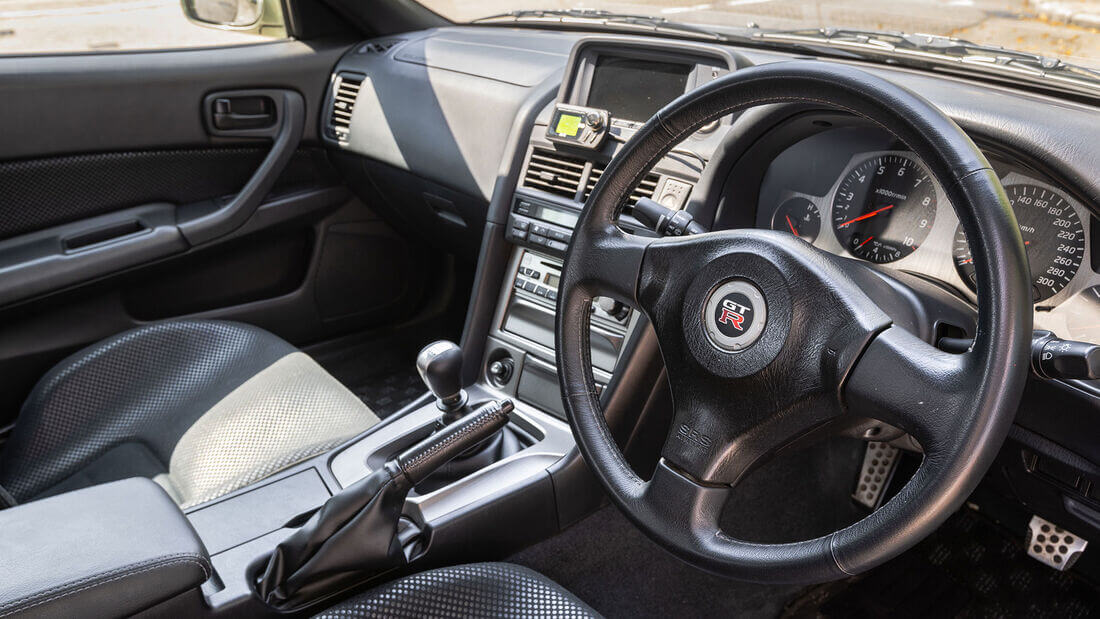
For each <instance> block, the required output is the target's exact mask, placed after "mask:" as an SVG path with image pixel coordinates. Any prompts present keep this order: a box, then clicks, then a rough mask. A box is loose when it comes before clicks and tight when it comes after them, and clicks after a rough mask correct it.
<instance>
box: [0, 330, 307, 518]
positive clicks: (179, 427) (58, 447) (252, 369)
mask: <svg viewBox="0 0 1100 619" xmlns="http://www.w3.org/2000/svg"><path fill="white" fill-rule="evenodd" d="M295 351H296V349H295V348H294V347H293V346H291V345H290V344H288V343H287V342H285V341H283V340H282V339H280V338H278V337H276V336H274V335H272V334H271V333H268V332H267V331H264V330H263V329H259V328H256V327H253V326H250V325H244V324H240V323H233V322H224V321H205V320H204V321H172V322H163V323H156V324H152V325H148V326H144V327H139V328H137V329H133V330H130V331H126V332H124V333H120V334H118V335H116V336H113V337H110V338H107V339H105V340H103V341H101V342H98V343H96V344H93V345H91V346H89V347H87V348H85V349H83V350H81V351H78V352H76V353H74V354H73V355H71V356H69V357H68V358H66V359H65V360H63V361H61V362H60V363H58V364H57V365H56V366H54V368H53V369H52V370H50V371H49V372H48V373H46V375H45V376H43V377H42V379H41V380H39V382H38V384H37V385H36V386H35V388H34V390H33V391H32V392H31V394H30V396H29V397H28V398H27V401H26V402H25V403H24V405H23V408H22V411H21V412H20V415H19V418H18V420H17V421H16V425H15V429H14V430H13V432H12V435H11V438H10V439H9V440H8V441H7V443H6V444H5V447H4V452H3V454H2V455H0V485H3V486H4V487H5V488H6V489H7V490H8V491H9V492H11V493H12V495H14V496H15V498H16V499H18V500H20V501H27V500H30V499H32V498H34V497H38V496H42V495H43V494H44V493H47V491H48V490H50V489H51V488H53V487H54V486H57V485H58V484H62V483H63V482H65V481H66V480H68V479H69V478H71V477H73V476H74V475H76V474H77V473H78V472H79V471H81V470H82V469H83V468H84V467H85V466H87V465H88V464H90V463H92V462H94V461H96V460H97V459H100V458H101V457H103V456H104V455H105V454H108V452H111V451H112V450H113V449H116V448H117V447H119V446H120V445H122V444H124V443H139V444H141V445H143V446H144V447H145V448H146V449H147V450H148V452H149V453H151V454H152V456H153V457H155V458H156V459H158V460H159V461H160V464H161V465H162V466H161V467H160V468H161V470H167V469H168V461H169V459H170V457H171V454H172V449H173V448H174V447H175V445H176V443H177V442H178V440H179V438H180V436H182V435H183V433H184V432H186V431H187V429H188V428H189V427H191V425H192V424H193V423H194V422H195V420H196V419H198V418H199V417H200V416H201V415H202V414H203V413H205V412H206V411H207V410H209V409H210V408H211V407H212V406H214V405H215V404H216V403H217V402H218V401H219V400H221V399H222V398H224V397H225V396H226V395H227V394H228V393H230V392H231V391H233V390H234V389H235V388H236V387H238V386H239V385H241V384H242V383H244V382H245V381H247V380H248V379H249V378H251V377H252V376H254V375H255V374H257V373H259V372H260V371H262V370H263V369H264V368H266V367H268V366H270V365H272V364H273V363H275V362H276V361H278V360H279V359H281V358H283V357H285V356H286V355H289V354H291V353H293V352H295ZM146 468H148V467H146ZM138 474H141V472H138V471H131V472H128V471H125V470H120V471H119V476H118V477H115V479H121V478H124V477H128V476H132V475H138ZM99 481H103V480H99ZM63 487H71V484H69V485H68V486H63Z"/></svg>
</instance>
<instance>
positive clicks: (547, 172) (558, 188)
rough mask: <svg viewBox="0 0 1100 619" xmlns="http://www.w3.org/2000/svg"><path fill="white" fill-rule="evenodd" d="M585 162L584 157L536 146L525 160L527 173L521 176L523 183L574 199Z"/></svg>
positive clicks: (579, 185) (526, 185)
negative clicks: (526, 160)
mask: <svg viewBox="0 0 1100 619" xmlns="http://www.w3.org/2000/svg"><path fill="white" fill-rule="evenodd" d="M585 163H586V162H585V161H584V159H580V158H577V157H570V156H568V155H563V154H561V153H559V152H556V151H552V150H547V149H544V148H536V149H534V150H533V151H531V160H530V161H528V162H527V174H525V175H524V177H523V185H524V186H525V187H533V188H535V189H541V190H543V191H548V192H550V193H553V194H557V195H559V196H564V197H566V198H569V199H570V200H572V199H575V198H576V197H577V190H579V189H580V187H581V176H582V175H583V174H584V166H585Z"/></svg>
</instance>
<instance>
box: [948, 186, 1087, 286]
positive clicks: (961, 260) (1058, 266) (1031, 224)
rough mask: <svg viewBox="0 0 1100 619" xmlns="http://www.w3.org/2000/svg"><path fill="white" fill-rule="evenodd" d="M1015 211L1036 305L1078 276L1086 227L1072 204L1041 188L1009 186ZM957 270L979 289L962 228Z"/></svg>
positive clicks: (957, 241)
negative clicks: (1025, 252)
mask: <svg viewBox="0 0 1100 619" xmlns="http://www.w3.org/2000/svg"><path fill="white" fill-rule="evenodd" d="M1005 193H1007V194H1008V201H1009V203H1010V204H1012V212H1014V213H1015V214H1016V220H1017V221H1018V222H1019V224H1020V235H1021V236H1023V238H1024V247H1025V249H1026V250H1027V261H1028V266H1029V267H1030V269H1031V282H1032V283H1031V291H1032V297H1033V300H1034V302H1035V303H1038V302H1040V301H1043V300H1045V299H1049V298H1050V297H1053V296H1054V295H1056V294H1058V293H1059V292H1061V291H1062V289H1063V288H1065V287H1066V285H1067V284H1069V282H1070V281H1071V280H1072V279H1073V277H1074V276H1075V275H1077V269H1078V268H1079V267H1080V266H1081V260H1082V258H1084V255H1085V228H1084V226H1083V225H1082V224H1081V218H1080V217H1078V215H1077V211H1076V210H1075V209H1074V208H1073V206H1072V205H1070V203H1069V202H1068V201H1067V200H1066V199H1065V198H1063V197H1062V196H1061V195H1059V194H1058V193H1056V192H1054V191H1051V190H1050V189H1047V188H1045V187H1041V186H1039V185H1030V184H1019V185H1008V186H1006V187H1005ZM954 258H955V268H956V269H957V270H958V272H959V277H961V278H962V279H963V281H964V282H966V284H967V285H968V286H970V288H971V290H977V281H976V280H977V276H976V274H975V269H974V259H973V257H972V256H971V254H970V245H969V244H968V243H967V240H966V234H965V233H964V232H963V230H962V226H959V229H958V230H957V231H956V232H955V249H954Z"/></svg>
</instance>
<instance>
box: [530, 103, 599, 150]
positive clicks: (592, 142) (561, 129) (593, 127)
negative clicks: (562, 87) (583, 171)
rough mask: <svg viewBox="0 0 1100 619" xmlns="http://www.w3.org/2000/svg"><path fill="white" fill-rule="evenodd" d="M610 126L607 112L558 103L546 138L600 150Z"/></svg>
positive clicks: (547, 129)
mask: <svg viewBox="0 0 1100 619" xmlns="http://www.w3.org/2000/svg"><path fill="white" fill-rule="evenodd" d="M610 124H611V118H610V116H609V115H608V113H607V110H601V109H597V108H594V107H583V106H580V105H566V104H564V103H558V104H555V105H554V114H553V116H551V117H550V125H549V126H548V127H547V128H546V138H547V139H548V140H550V141H552V142H561V143H563V144H572V145H574V146H580V147H582V148H599V147H600V145H601V144H603V140H604V138H605V137H607V128H608V126H609V125H610Z"/></svg>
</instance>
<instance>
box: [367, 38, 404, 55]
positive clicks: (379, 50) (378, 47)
mask: <svg viewBox="0 0 1100 619" xmlns="http://www.w3.org/2000/svg"><path fill="white" fill-rule="evenodd" d="M404 41H405V39H378V40H375V41H367V42H366V43H364V44H362V45H360V46H359V49H357V50H355V52H356V53H357V54H385V53H386V52H388V51H390V50H391V49H393V47H394V46H395V45H397V44H398V43H402V42H404Z"/></svg>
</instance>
